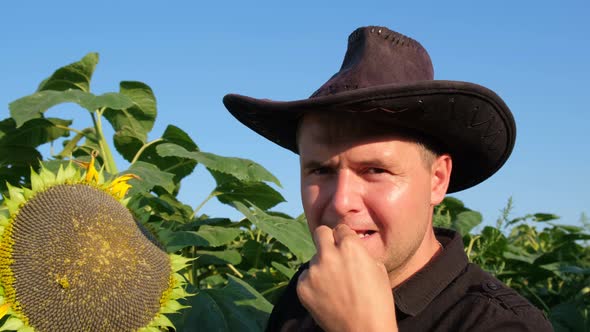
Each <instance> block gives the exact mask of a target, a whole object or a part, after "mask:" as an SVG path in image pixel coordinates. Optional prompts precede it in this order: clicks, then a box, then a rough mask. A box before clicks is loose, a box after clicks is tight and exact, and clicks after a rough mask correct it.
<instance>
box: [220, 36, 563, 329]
mask: <svg viewBox="0 0 590 332" xmlns="http://www.w3.org/2000/svg"><path fill="white" fill-rule="evenodd" d="M224 103H225V105H226V107H227V108H228V110H229V111H230V112H231V113H232V114H233V115H234V116H235V117H236V118H237V119H238V120H240V121H241V122H242V123H244V124H245V125H246V126H248V127H250V128H251V129H253V130H254V131H256V132H257V133H259V134H260V135H262V136H264V137H266V138H268V139H270V140H271V141H273V142H275V143H277V144H279V145H281V146H283V147H285V148H287V149H289V150H291V151H293V152H295V153H298V154H299V156H300V165H301V197H302V202H303V207H304V211H305V215H306V217H307V221H308V224H309V228H310V231H311V232H312V234H313V239H314V243H315V245H316V248H317V253H316V255H315V256H314V257H313V258H312V260H311V261H310V262H309V263H308V264H304V265H303V266H302V267H301V269H300V270H299V271H298V273H297V274H296V275H295V276H294V278H293V279H292V280H291V283H290V284H289V286H288V287H287V289H286V290H285V292H284V294H283V295H282V297H281V299H280V300H279V302H278V304H277V305H276V306H275V308H274V310H273V313H272V315H271V317H270V319H269V323H268V327H267V330H268V331H321V330H324V331H398V330H399V331H535V332H541V331H550V330H552V328H551V325H550V324H549V323H548V321H547V320H546V318H545V317H544V316H543V314H542V313H541V312H540V311H539V310H538V309H536V308H535V307H533V306H532V305H531V304H530V303H529V302H527V301H526V300H525V299H524V298H522V297H521V296H519V295H518V294H517V293H516V292H514V291H513V290H511V289H510V288H508V287H507V286H505V285H503V284H502V283H501V282H500V281H499V280H497V279H496V278H494V277H492V276H491V275H489V274H488V273H486V272H484V271H482V270H481V269H480V268H479V267H477V266H475V265H473V264H470V263H468V261H467V257H466V255H465V253H464V250H463V245H462V241H461V237H460V235H459V234H457V233H455V232H453V231H450V230H444V229H434V228H433V225H432V215H433V208H434V206H436V205H437V204H439V203H440V202H441V201H442V200H443V198H444V195H445V194H446V193H447V192H456V191H459V190H462V189H465V188H469V187H472V186H474V185H476V184H478V183H480V182H481V181H484V180H485V179H487V178H488V177H489V176H491V175H492V174H493V173H495V172H496V171H497V170H498V169H499V168H500V167H501V166H502V165H503V164H504V163H505V161H506V160H507V158H508V156H509V155H510V153H511V151H512V148H513V146H514V140H515V134H516V128H515V124H514V120H513V117H512V114H511V112H510V110H509V109H508V107H507V106H506V105H505V104H504V102H503V101H502V100H501V99H500V97H498V96H497V95H496V94H495V93H494V92H492V91H490V90H488V89H487V88H484V87H482V86H479V85H476V84H472V83H466V82H456V81H438V80H433V69H432V64H431V61H430V57H429V56H428V53H427V52H426V50H425V49H424V48H423V47H422V46H421V45H420V44H419V43H418V42H416V41H415V40H413V39H410V38H408V37H406V36H403V35H401V34H399V33H397V32H394V31H391V30H389V29H387V28H384V27H375V26H371V27H364V28H359V29H357V30H355V31H354V32H353V33H352V34H351V35H350V37H349V41H348V49H347V52H346V55H345V57H344V62H343V64H342V67H341V69H340V71H339V72H337V73H336V74H335V75H334V76H332V78H330V80H328V82H326V83H325V84H324V85H323V86H322V87H320V88H319V89H318V90H317V91H316V92H315V93H314V94H313V95H312V96H311V97H310V98H309V99H305V100H298V101H292V102H276V101H270V100H267V99H254V98H250V97H245V96H240V95H227V96H226V97H225V98H224Z"/></svg>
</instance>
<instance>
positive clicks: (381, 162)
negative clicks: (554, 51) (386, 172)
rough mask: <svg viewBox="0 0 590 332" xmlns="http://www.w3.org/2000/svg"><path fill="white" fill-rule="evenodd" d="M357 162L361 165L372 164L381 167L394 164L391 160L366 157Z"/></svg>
mask: <svg viewBox="0 0 590 332" xmlns="http://www.w3.org/2000/svg"><path fill="white" fill-rule="evenodd" d="M357 164H358V165H361V166H372V167H380V168H387V167H391V166H393V165H392V163H391V162H388V161H385V160H383V159H366V160H361V161H359V162H357Z"/></svg>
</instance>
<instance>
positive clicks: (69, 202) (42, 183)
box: [0, 155, 187, 332]
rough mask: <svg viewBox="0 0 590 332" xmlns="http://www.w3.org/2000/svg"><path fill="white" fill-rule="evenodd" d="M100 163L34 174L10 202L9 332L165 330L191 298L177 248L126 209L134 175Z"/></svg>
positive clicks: (4, 324)
mask: <svg viewBox="0 0 590 332" xmlns="http://www.w3.org/2000/svg"><path fill="white" fill-rule="evenodd" d="M94 157H95V156H94V155H93V156H92V158H91V160H90V162H88V163H80V162H78V164H81V165H82V166H83V167H84V168H85V169H86V171H85V172H84V174H81V171H80V168H78V167H75V166H74V165H73V164H72V163H70V164H69V165H68V166H66V167H60V169H59V171H58V172H57V173H53V172H51V171H49V170H48V169H45V168H41V170H40V171H39V173H36V172H34V171H32V173H31V188H30V189H27V188H17V187H13V186H8V196H7V197H5V198H4V203H3V207H2V208H0V331H3V330H17V331H20V332H22V331H57V330H59V331H74V330H75V331H159V330H160V329H161V328H166V327H171V326H172V323H171V322H170V321H169V320H168V318H167V317H166V315H168V314H170V313H174V312H177V311H178V310H180V309H182V306H181V305H180V304H179V302H178V300H179V299H180V298H182V297H185V296H186V295H187V294H186V292H185V291H184V283H185V282H184V280H183V278H182V277H181V276H180V275H179V274H178V271H179V270H181V269H183V268H184V267H185V266H186V265H187V259H185V258H182V257H180V256H177V255H173V254H168V253H166V251H165V250H164V249H163V248H162V246H161V245H160V244H159V243H158V242H157V241H156V240H155V237H154V236H153V235H152V234H151V233H150V232H148V231H147V230H146V228H145V227H144V226H143V225H142V224H141V223H140V222H138V221H137V220H136V219H135V218H134V216H133V214H132V213H131V212H130V211H129V210H128V209H127V207H126V200H125V194H126V193H127V191H128V190H129V189H130V188H131V185H130V184H129V183H128V181H129V180H130V179H132V178H137V177H136V176H135V175H131V174H125V175H123V176H120V177H118V178H115V179H113V180H108V181H105V180H104V176H103V174H102V172H98V171H97V170H96V169H95V167H94Z"/></svg>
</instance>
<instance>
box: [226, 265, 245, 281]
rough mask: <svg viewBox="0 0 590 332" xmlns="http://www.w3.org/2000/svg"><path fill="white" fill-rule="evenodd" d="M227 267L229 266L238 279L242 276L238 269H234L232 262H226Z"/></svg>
mask: <svg viewBox="0 0 590 332" xmlns="http://www.w3.org/2000/svg"><path fill="white" fill-rule="evenodd" d="M227 267H229V269H230V270H232V271H233V272H234V273H235V274H236V275H237V276H238V277H240V279H243V278H244V275H243V274H241V273H240V271H238V269H236V267H235V266H234V265H233V264H227Z"/></svg>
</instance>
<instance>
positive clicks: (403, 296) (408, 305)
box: [393, 227, 468, 316]
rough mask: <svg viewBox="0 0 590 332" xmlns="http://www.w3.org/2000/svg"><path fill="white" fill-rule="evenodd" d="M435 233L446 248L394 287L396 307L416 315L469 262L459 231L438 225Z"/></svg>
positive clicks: (408, 313)
mask: <svg viewBox="0 0 590 332" xmlns="http://www.w3.org/2000/svg"><path fill="white" fill-rule="evenodd" d="M434 234H435V235H436V239H437V240H438V241H439V242H440V243H441V244H442V245H443V247H444V248H443V251H442V252H441V253H440V254H439V255H438V256H436V257H435V258H433V259H432V260H431V261H430V262H428V264H426V265H425V266H424V267H423V268H422V269H420V270H419V271H418V272H416V273H415V274H414V275H412V276H411V277H410V278H409V279H408V280H406V281H404V282H403V283H402V284H401V285H399V286H398V287H396V288H395V289H394V290H393V295H394V298H395V306H396V307H397V309H398V310H400V311H402V312H403V313H405V314H407V315H410V316H415V315H417V314H418V313H420V312H421V311H422V310H423V309H424V308H426V306H428V304H430V302H432V300H433V299H434V298H435V297H436V296H437V295H438V294H440V292H442V291H443V290H444V289H445V288H446V287H447V286H448V285H449V284H450V283H451V282H452V281H453V280H454V279H455V278H456V277H457V276H458V275H459V274H460V273H461V271H463V270H464V269H465V267H466V266H467V263H468V260H467V255H465V252H464V250H463V240H462V238H461V235H460V234H459V233H457V232H455V231H453V230H450V229H444V228H436V227H435V228H434Z"/></svg>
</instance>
